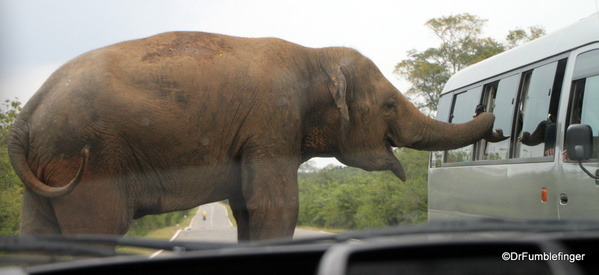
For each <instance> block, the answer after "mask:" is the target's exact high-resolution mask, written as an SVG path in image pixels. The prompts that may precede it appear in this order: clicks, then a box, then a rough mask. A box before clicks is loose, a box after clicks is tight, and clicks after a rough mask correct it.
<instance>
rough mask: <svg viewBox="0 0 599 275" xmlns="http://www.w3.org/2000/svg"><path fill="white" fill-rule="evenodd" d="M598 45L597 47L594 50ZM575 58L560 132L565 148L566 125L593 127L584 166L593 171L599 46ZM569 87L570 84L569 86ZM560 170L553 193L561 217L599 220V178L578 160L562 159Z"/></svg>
mask: <svg viewBox="0 0 599 275" xmlns="http://www.w3.org/2000/svg"><path fill="white" fill-rule="evenodd" d="M592 48H595V49H592ZM571 60H575V63H574V64H573V69H572V70H569V71H571V72H572V73H571V75H572V77H571V79H568V80H567V81H568V83H570V96H569V98H567V99H568V100H567V101H564V103H566V102H567V104H564V105H565V106H563V108H561V109H562V110H567V115H565V116H564V117H565V118H564V120H565V123H564V124H565V127H564V128H563V129H562V130H561V132H560V138H561V141H560V144H562V148H564V147H563V145H564V143H563V142H564V140H565V132H566V130H565V129H567V127H568V126H569V125H572V124H586V125H589V126H591V129H592V133H593V154H592V157H591V159H590V160H587V161H584V162H583V165H584V167H586V168H587V170H589V171H590V172H591V173H592V174H594V175H597V174H598V172H599V165H598V162H599V158H598V156H597V151H598V150H597V149H598V147H599V144H598V140H599V49H597V45H594V46H591V47H586V48H583V49H581V50H579V51H576V52H573V53H572V58H571ZM566 86H567V85H566ZM560 163H561V173H560V178H559V192H558V193H556V194H554V195H555V196H556V200H557V201H559V206H558V211H559V218H560V219H562V220H564V219H577V220H580V219H592V220H599V181H597V180H595V179H593V178H591V177H589V176H588V175H586V174H585V173H584V172H583V171H582V170H581V168H580V167H579V165H578V162H575V161H571V160H568V159H567V157H566V156H563V157H561V158H560Z"/></svg>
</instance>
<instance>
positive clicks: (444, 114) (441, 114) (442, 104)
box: [430, 94, 453, 167]
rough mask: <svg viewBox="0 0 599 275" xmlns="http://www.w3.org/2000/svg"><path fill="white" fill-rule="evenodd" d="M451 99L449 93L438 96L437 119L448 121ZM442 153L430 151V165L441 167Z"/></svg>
mask: <svg viewBox="0 0 599 275" xmlns="http://www.w3.org/2000/svg"><path fill="white" fill-rule="evenodd" d="M452 99H453V96H452V95H451V94H449V95H445V96H442V97H441V98H439V105H437V106H438V107H437V120H439V121H443V122H449V115H450V111H451V103H452V102H451V100H452ZM443 153H444V151H436V152H432V153H431V161H430V164H431V167H441V165H442V163H443Z"/></svg>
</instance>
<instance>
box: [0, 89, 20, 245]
mask: <svg viewBox="0 0 599 275" xmlns="http://www.w3.org/2000/svg"><path fill="white" fill-rule="evenodd" d="M20 111H21V102H19V101H18V99H15V100H6V101H4V102H3V103H2V105H0V235H16V234H18V232H19V212H20V209H21V200H22V194H23V186H22V185H21V182H20V180H19V178H18V177H17V175H16V174H15V172H14V170H13V169H12V166H11V164H10V160H9V158H8V151H7V148H6V142H7V138H8V133H9V132H10V128H11V126H12V123H13V122H14V120H15V118H16V117H17V115H18V114H19V112H20Z"/></svg>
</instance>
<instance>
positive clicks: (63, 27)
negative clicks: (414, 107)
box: [0, 0, 599, 102]
mask: <svg viewBox="0 0 599 275" xmlns="http://www.w3.org/2000/svg"><path fill="white" fill-rule="evenodd" d="M595 1H596V0H524V1H523V0H501V1H498V0H495V1H487V0H395V1H390V0H362V1H353V0H332V1H329V0H302V1H285V0H188V1H178V0H168V1H157V0H144V1H141V0H139V1H124V0H92V1H87V0H53V1H48V0H0V100H5V99H13V98H14V97H18V98H19V100H20V101H21V102H26V101H27V100H28V99H29V98H30V97H31V95H33V94H34V93H35V92H36V91H37V89H38V88H39V87H40V86H41V85H42V83H43V82H44V81H45V80H46V79H47V78H48V76H49V75H50V74H51V73H52V72H53V71H54V70H56V69H57V68H58V67H59V66H60V65H62V64H64V63H65V62H67V61H68V60H70V59H72V58H74V57H76V56H78V55H80V54H82V53H84V52H87V51H90V50H92V49H96V48H99V47H102V46H106V45H110V44H113V43H117V42H120V41H124V40H130V39H135V38H142V37H146V36H150V35H153V34H157V33H161V32H166V31H175V30H186V31H207V32H215V33H222V34H228V35H235V36H244V37H265V36H266V37H279V38H283V39H286V40H289V41H291V42H295V43H298V44H301V45H304V46H309V47H327V46H347V47H352V48H355V49H357V50H358V51H360V52H361V53H362V54H364V55H365V56H367V57H369V58H370V59H372V60H373V61H374V62H375V63H376V64H377V65H378V66H379V68H380V69H381V71H382V72H383V73H384V74H385V75H386V76H387V78H389V80H391V81H392V82H393V83H394V84H395V85H396V86H397V87H398V88H399V89H400V90H401V91H405V90H407V88H409V86H408V84H407V83H405V82H403V81H398V80H397V78H396V76H395V75H393V74H392V72H393V69H394V66H395V65H396V64H397V63H398V62H400V61H401V60H403V59H404V58H406V52H407V51H408V50H411V49H417V50H424V49H426V48H428V47H436V46H437V45H438V44H439V41H438V40H436V39H435V37H434V35H433V33H432V32H431V31H430V30H429V29H428V28H426V27H425V26H424V23H425V22H426V21H427V20H428V19H431V18H436V17H440V16H447V15H456V14H460V13H465V12H467V13H470V14H473V15H478V16H480V17H481V18H484V19H488V22H487V25H486V28H485V29H484V30H485V32H484V36H489V37H493V38H495V39H499V40H503V38H504V37H505V36H506V34H507V32H508V30H513V29H515V28H519V27H520V28H526V27H529V26H541V27H544V28H545V29H546V30H547V31H548V32H551V31H555V30H557V29H559V28H561V27H565V26H567V25H569V24H572V23H574V22H576V21H578V20H580V19H582V18H584V17H587V16H589V15H591V14H593V13H595V11H596V10H597V8H596V3H595ZM597 1H599V0H597Z"/></svg>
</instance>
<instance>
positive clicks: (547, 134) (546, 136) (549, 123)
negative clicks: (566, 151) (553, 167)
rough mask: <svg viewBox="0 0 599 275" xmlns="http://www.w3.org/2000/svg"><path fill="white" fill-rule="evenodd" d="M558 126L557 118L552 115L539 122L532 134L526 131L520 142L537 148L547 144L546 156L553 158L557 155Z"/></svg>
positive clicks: (519, 139) (519, 138)
mask: <svg viewBox="0 0 599 275" xmlns="http://www.w3.org/2000/svg"><path fill="white" fill-rule="evenodd" d="M556 126H557V124H555V116H554V115H553V114H550V115H549V118H548V119H547V120H543V121H541V122H539V124H538V125H537V128H536V129H535V130H534V132H532V134H531V133H530V132H528V131H524V132H523V133H522V136H521V137H518V141H519V142H522V144H524V145H527V146H537V145H539V144H541V143H545V148H544V152H545V156H553V155H554V154H555V138H556V131H557V127H556Z"/></svg>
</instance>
